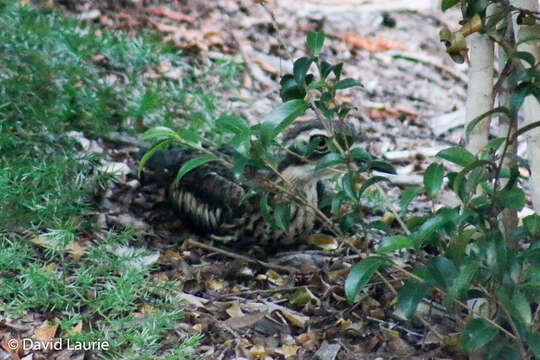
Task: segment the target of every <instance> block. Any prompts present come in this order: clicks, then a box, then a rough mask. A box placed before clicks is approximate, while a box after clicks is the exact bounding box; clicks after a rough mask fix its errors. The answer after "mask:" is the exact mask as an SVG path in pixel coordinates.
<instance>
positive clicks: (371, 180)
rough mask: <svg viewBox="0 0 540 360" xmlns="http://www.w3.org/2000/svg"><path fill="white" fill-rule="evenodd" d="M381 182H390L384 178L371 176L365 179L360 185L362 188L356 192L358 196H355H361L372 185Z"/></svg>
mask: <svg viewBox="0 0 540 360" xmlns="http://www.w3.org/2000/svg"><path fill="white" fill-rule="evenodd" d="M383 181H386V182H390V180H389V179H388V178H385V177H384V176H372V177H370V178H369V179H367V180H366V181H364V182H363V183H362V186H361V187H360V189H359V190H358V195H357V196H358V197H360V196H362V194H363V193H364V191H366V190H367V188H368V187H370V186H371V185H374V184H376V183H379V182H383Z"/></svg>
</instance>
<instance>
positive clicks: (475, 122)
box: [443, 106, 512, 151]
mask: <svg viewBox="0 0 540 360" xmlns="http://www.w3.org/2000/svg"><path fill="white" fill-rule="evenodd" d="M497 113H501V114H503V115H506V117H507V118H510V117H511V116H512V113H511V112H510V110H508V108H506V107H504V106H500V107H497V108H495V109H491V110H489V111H486V112H485V113H483V114H481V115H478V116H477V117H475V118H474V119H472V120H471V121H469V123H468V124H467V127H466V128H465V139H466V140H467V141H468V140H469V135H470V134H471V131H472V130H473V129H474V128H475V126H476V125H478V123H479V122H480V121H482V120H483V119H486V118H488V117H489V116H491V115H493V114H497ZM443 151H444V150H443Z"/></svg>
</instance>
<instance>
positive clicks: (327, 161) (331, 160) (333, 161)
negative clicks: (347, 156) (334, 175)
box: [315, 153, 343, 170]
mask: <svg viewBox="0 0 540 360" xmlns="http://www.w3.org/2000/svg"><path fill="white" fill-rule="evenodd" d="M342 163H343V158H342V156H341V154H338V153H329V154H326V155H324V156H323V157H322V158H320V159H319V161H317V165H316V166H315V170H321V169H324V168H327V167H330V166H334V165H337V164H342Z"/></svg>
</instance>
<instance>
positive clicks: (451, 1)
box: [441, 0, 460, 11]
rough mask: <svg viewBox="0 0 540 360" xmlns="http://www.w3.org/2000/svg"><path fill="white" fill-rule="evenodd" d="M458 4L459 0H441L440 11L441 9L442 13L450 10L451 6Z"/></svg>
mask: <svg viewBox="0 0 540 360" xmlns="http://www.w3.org/2000/svg"><path fill="white" fill-rule="evenodd" d="M459 2H460V0H442V1H441V9H442V11H446V10H448V9H450V8H451V7H452V6H454V5H456V4H457V3H459Z"/></svg>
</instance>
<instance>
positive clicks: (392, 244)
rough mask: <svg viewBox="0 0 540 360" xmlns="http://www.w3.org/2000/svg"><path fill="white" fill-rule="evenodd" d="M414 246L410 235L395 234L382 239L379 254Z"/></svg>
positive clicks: (378, 249)
mask: <svg viewBox="0 0 540 360" xmlns="http://www.w3.org/2000/svg"><path fill="white" fill-rule="evenodd" d="M413 246H414V244H413V242H412V240H411V238H410V237H408V236H403V235H394V236H389V237H385V238H384V239H382V241H381V245H380V246H379V247H378V248H377V253H378V254H385V253H389V252H393V251H396V250H401V249H410V248H412V247H413Z"/></svg>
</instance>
